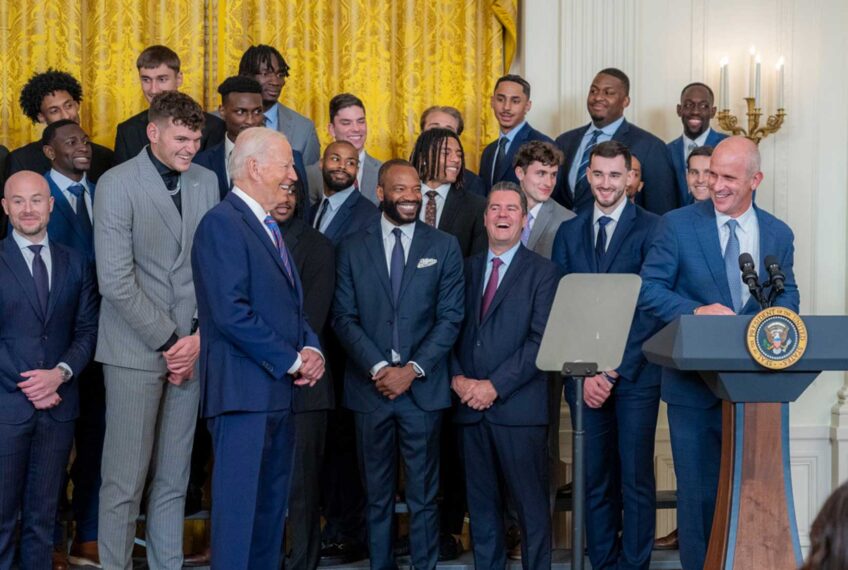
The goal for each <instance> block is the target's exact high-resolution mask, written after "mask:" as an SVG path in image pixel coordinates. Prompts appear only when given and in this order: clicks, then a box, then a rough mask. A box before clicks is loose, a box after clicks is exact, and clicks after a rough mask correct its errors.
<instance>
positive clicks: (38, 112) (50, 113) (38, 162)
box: [0, 69, 113, 233]
mask: <svg viewBox="0 0 848 570" xmlns="http://www.w3.org/2000/svg"><path fill="white" fill-rule="evenodd" d="M19 102H20V104H21V110H23V112H24V115H26V116H27V117H29V119H30V120H31V121H32V122H33V123H36V124H37V123H41V124H43V125H49V124H50V123H54V122H56V121H58V120H60V119H70V120H72V121H74V122H75V123H79V122H80V116H79V108H80V103H81V102H82V85H80V82H79V81H77V79H76V77H74V76H73V75H71V74H70V73H67V72H65V71H58V70H55V69H48V70H47V71H45V72H44V73H36V74H35V75H33V76H32V77H30V78H29V81H27V82H26V84H24V87H23V89H21V96H20V99H19ZM91 153H92V154H91V168H90V169H89V171H88V178H89V180H91V181H92V182H97V179H98V178H100V175H101V174H103V173H104V172H106V171H107V170H109V169H110V168H111V167H112V160H113V153H112V151H111V150H110V149H108V148H106V147H104V146H100V145H99V144H94V143H92V144H91ZM21 170H32V171H34V172H38V173H39V174H44V173H45V172H47V171H48V170H50V160H49V159H48V158H47V157H46V156H45V155H44V152H43V151H42V145H41V139H39V140H37V141H33V142H31V143H29V144H27V145H24V146H22V147H20V148H18V149H15V150H13V151H12V152H11V153H10V154H9V156H8V158H7V160H6V167H5V169H4V171H3V179H4V180H5V179H6V178H8V177H9V176H11V175H12V174H14V173H15V172H19V171H21ZM5 227H6V224H2V229H0V233H2V232H3V230H5Z"/></svg>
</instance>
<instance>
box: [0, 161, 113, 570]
mask: <svg viewBox="0 0 848 570" xmlns="http://www.w3.org/2000/svg"><path fill="white" fill-rule="evenodd" d="M2 204H3V211H4V212H5V213H6V215H7V216H8V217H9V222H10V223H11V226H12V232H11V233H10V234H9V235H8V236H7V237H6V239H4V240H3V241H2V242H0V311H2V315H3V319H2V320H0V338H2V339H4V340H2V341H0V449H2V450H3V451H2V452H0V456H2V461H0V481H3V484H2V485H0V568H11V567H12V559H13V557H14V554H15V539H14V536H15V527H16V523H17V516H18V512H19V511H20V513H21V532H20V537H21V539H20V561H19V567H20V568H51V567H53V568H57V567H59V568H62V567H64V568H67V560H66V559H60V560H57V561H55V562H56V564H55V565H54V560H53V559H52V551H53V524H54V521H55V519H56V509H57V503H58V499H59V487H60V485H61V484H62V479H63V474H64V470H65V466H66V465H67V463H68V456H69V454H70V452H71V443H72V442H73V437H74V420H76V418H77V416H78V415H79V394H78V387H77V379H76V374H77V373H79V372H81V371H82V370H83V369H85V367H86V366H87V365H88V363H89V361H90V360H91V357H92V355H93V354H94V345H95V343H96V340H97V310H98V301H97V295H96V293H95V281H94V271H93V269H92V267H91V264H90V262H89V261H88V260H87V259H86V257H85V255H84V254H82V253H80V252H77V251H76V250H72V249H69V248H66V247H64V246H62V245H60V244H58V243H57V242H55V241H52V240H50V239H49V238H48V236H47V224H48V222H49V221H50V212H51V211H52V210H53V198H52V197H51V196H50V188H49V186H48V185H47V180H45V179H44V177H43V176H42V175H41V174H37V173H35V172H32V171H29V170H23V171H20V172H18V173H16V174H13V175H12V176H11V177H9V179H8V180H7V182H6V186H5V191H4V196H3V200H2ZM62 564H64V566H62Z"/></svg>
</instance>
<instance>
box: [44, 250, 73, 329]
mask: <svg viewBox="0 0 848 570" xmlns="http://www.w3.org/2000/svg"><path fill="white" fill-rule="evenodd" d="M50 260H51V261H50V265H51V266H52V267H51V273H52V275H51V279H50V295H48V297H47V315H46V316H45V318H44V322H45V323H46V322H49V321H50V317H51V316H52V315H53V311H54V309H55V308H56V303H58V301H59V297H60V296H61V294H62V289H64V287H65V285H66V283H67V281H68V254H67V252H65V251H62V250H61V249H58V248H56V247H54V245H53V243H52V242H50Z"/></svg>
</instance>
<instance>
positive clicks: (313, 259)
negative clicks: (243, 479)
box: [271, 188, 336, 570]
mask: <svg viewBox="0 0 848 570" xmlns="http://www.w3.org/2000/svg"><path fill="white" fill-rule="evenodd" d="M298 199H299V196H298V194H297V192H294V191H292V189H291V188H290V189H289V191H288V192H284V193H283V197H282V201H281V202H280V203H279V204H277V205H276V206H275V207H274V209H273V210H272V211H271V215H272V216H273V217H274V219H275V220H276V221H277V224H278V225H279V226H280V231H281V232H282V234H283V239H284V240H285V242H286V247H288V248H289V251H290V252H291V254H292V259H293V260H294V264H295V267H297V272H298V273H299V274H300V279H301V282H302V284H303V310H304V312H305V313H306V318H307V319H308V320H309V324H310V325H311V326H312V327H313V328H314V330H316V331H323V330H324V325H325V324H326V322H327V317H328V315H329V313H330V305H332V303H333V292H334V290H335V285H336V265H335V251H334V249H333V244H332V242H330V240H329V239H327V238H326V237H324V236H323V235H321V233H320V232H318V231H317V230H315V229H313V228H311V227H309V225H308V224H307V223H306V222H304V221H303V220H302V219H300V218H298V217H296V213H295V210H297V208H298V207H299V206H300V204H299V202H298ZM320 336H321V333H320V332H319V338H320ZM322 346H323V339H322ZM328 374H329V370H328V369H325V374H324V377H323V378H322V379H321V381H320V382H318V383H317V384H316V385H315V386H314V387H311V388H296V389H295V390H294V394H293V395H292V412H293V414H294V424H295V433H296V434H297V437H296V438H295V445H294V456H293V457H292V465H293V467H292V481H291V488H290V490H289V510H288V518H287V522H286V525H287V526H288V529H289V535H290V536H291V541H290V544H291V551H290V553H289V555H288V558H287V559H286V562H285V567H286V568H287V570H314V569H315V568H316V567H317V566H318V562H319V558H320V551H321V485H320V480H319V479H318V477H316V475H317V474H318V473H320V472H321V467H322V464H323V461H324V444H325V439H326V437H327V413H328V411H329V410H332V409H333V408H334V407H335V397H334V394H333V383H332V381H331V380H330V378H328Z"/></svg>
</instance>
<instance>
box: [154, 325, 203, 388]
mask: <svg viewBox="0 0 848 570" xmlns="http://www.w3.org/2000/svg"><path fill="white" fill-rule="evenodd" d="M162 356H164V357H165V364H167V366H168V376H167V378H168V382H170V383H171V384H173V385H174V386H179V385H180V384H182V383H183V382H185V381H186V380H191V377H192V376H193V375H194V364H195V362H197V357H198V356H200V333H198V334H192V335H188V336H184V337H182V338H180V339H179V340H177V342H175V343H174V346H172V347H171V348H169V349H168V350H166V351H165V352H163V353H162Z"/></svg>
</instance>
